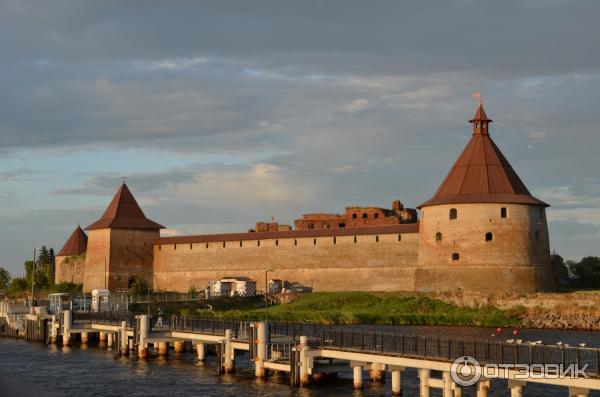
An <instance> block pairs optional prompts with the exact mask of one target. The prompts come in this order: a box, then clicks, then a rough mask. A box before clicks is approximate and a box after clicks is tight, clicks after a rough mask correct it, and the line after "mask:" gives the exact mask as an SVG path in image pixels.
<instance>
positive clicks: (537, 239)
mask: <svg viewBox="0 0 600 397" xmlns="http://www.w3.org/2000/svg"><path fill="white" fill-rule="evenodd" d="M491 122H492V120H490V119H489V118H488V117H487V115H486V113H485V111H484V109H483V106H482V105H481V104H480V105H479V108H478V109H477V111H476V113H475V116H474V117H473V119H471V120H470V123H471V124H472V136H471V139H470V141H469V142H468V143H467V145H466V147H465V148H464V150H463V152H462V153H461V154H460V156H459V157H458V159H457V160H456V162H455V163H454V165H453V167H452V168H451V170H450V172H449V173H448V175H447V176H446V178H445V179H444V181H443V182H442V184H441V186H440V187H439V189H438V190H437V192H436V193H435V194H434V195H433V197H432V198H430V199H429V200H427V201H425V202H424V203H423V204H421V205H420V206H419V207H418V208H419V209H420V210H421V219H420V220H418V219H417V211H416V210H414V209H408V208H404V206H403V205H402V203H401V202H400V201H394V202H393V203H392V209H383V208H378V207H347V208H346V211H345V213H344V214H306V215H304V216H303V217H302V218H301V219H298V220H296V221H295V228H294V229H292V227H291V226H287V225H279V224H277V223H275V222H274V221H273V222H271V223H264V222H260V223H257V225H256V229H254V230H250V231H248V232H245V233H230V234H211V235H196V236H176V237H160V229H162V228H163V226H161V225H159V224H158V223H156V222H153V221H151V220H149V219H148V218H146V216H145V215H144V213H143V212H142V210H141V208H140V207H139V205H138V204H137V202H136V200H135V198H134V197H133V195H132V194H131V192H130V190H129V188H128V187H127V185H125V184H123V185H122V186H121V187H120V189H119V190H118V192H117V194H116V195H115V197H114V198H113V200H112V201H111V202H110V204H109V206H108V208H107V209H106V211H105V212H104V214H103V215H102V217H101V218H100V219H99V220H98V221H97V222H95V223H93V224H92V225H90V226H88V227H87V228H86V230H88V232H89V236H86V234H85V233H84V231H83V230H82V229H81V228H80V227H77V229H76V230H75V231H74V232H73V234H72V235H71V237H70V238H69V239H68V241H67V242H66V244H65V246H64V247H63V249H62V250H61V251H60V252H59V255H58V256H57V261H56V282H57V283H59V282H65V281H66V282H75V283H83V288H84V291H86V292H88V291H91V290H92V289H94V288H108V289H110V290H113V291H114V290H121V289H126V288H128V286H129V284H130V283H131V281H132V279H134V278H135V277H143V278H145V279H147V280H148V281H149V282H150V283H151V285H152V286H153V288H154V289H157V290H171V291H172V290H176V291H187V290H188V289H189V288H190V287H192V286H193V287H195V288H197V289H203V288H205V287H206V286H207V285H208V284H209V282H210V281H211V280H218V279H221V278H223V277H227V276H240V277H249V278H251V279H253V280H256V281H257V284H258V285H257V286H258V288H259V289H262V288H264V287H265V286H264V282H265V281H264V280H265V271H266V270H267V269H268V270H271V271H272V272H270V273H269V274H270V275H271V276H272V277H273V278H277V279H281V280H284V282H288V283H294V284H300V285H303V286H305V287H307V288H310V289H312V290H314V291H352V290H363V291H398V290H408V291H413V290H418V291H444V290H457V289H465V290H476V291H483V292H491V291H506V292H532V291H539V290H548V289H552V288H553V284H554V278H553V274H552V268H551V265H550V248H549V238H548V225H547V222H546V213H545V212H546V210H545V209H546V207H548V204H546V203H544V202H542V201H540V200H538V199H536V198H535V197H533V196H532V195H531V194H530V193H529V191H528V190H527V188H526V187H525V185H524V184H523V182H522V181H521V179H520V178H519V177H518V175H517V174H516V172H515V171H514V170H513V168H512V167H511V165H510V164H509V163H508V161H507V160H506V158H505V157H504V155H503V154H502V153H501V151H500V149H499V148H498V147H497V146H496V144H495V143H494V142H493V140H492V139H491V137H490V135H489V126H490V123H491Z"/></svg>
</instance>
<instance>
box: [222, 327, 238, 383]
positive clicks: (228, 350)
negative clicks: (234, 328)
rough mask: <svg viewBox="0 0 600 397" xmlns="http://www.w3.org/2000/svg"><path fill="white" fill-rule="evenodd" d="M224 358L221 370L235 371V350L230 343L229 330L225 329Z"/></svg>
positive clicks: (228, 372) (227, 372) (226, 371)
mask: <svg viewBox="0 0 600 397" xmlns="http://www.w3.org/2000/svg"><path fill="white" fill-rule="evenodd" d="M224 353H225V360H224V362H223V367H224V368H223V370H224V372H225V373H226V374H230V373H233V372H235V361H234V360H235V350H234V349H233V345H232V343H231V330H230V329H226V330H225V352H224Z"/></svg>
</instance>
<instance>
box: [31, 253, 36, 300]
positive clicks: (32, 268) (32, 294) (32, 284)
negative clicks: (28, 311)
mask: <svg viewBox="0 0 600 397" xmlns="http://www.w3.org/2000/svg"><path fill="white" fill-rule="evenodd" d="M36 256H37V247H35V248H34V249H33V262H32V263H31V306H33V301H34V300H35V258H36Z"/></svg>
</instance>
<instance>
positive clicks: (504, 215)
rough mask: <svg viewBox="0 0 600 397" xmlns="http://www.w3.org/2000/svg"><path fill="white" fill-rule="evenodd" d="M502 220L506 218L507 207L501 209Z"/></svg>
mask: <svg viewBox="0 0 600 397" xmlns="http://www.w3.org/2000/svg"><path fill="white" fill-rule="evenodd" d="M500 218H506V207H502V208H500Z"/></svg>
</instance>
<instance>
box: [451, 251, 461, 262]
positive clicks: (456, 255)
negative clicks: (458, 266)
mask: <svg viewBox="0 0 600 397" xmlns="http://www.w3.org/2000/svg"><path fill="white" fill-rule="evenodd" d="M459 259H460V255H458V252H455V253H453V254H452V260H453V261H457V260H459Z"/></svg>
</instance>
